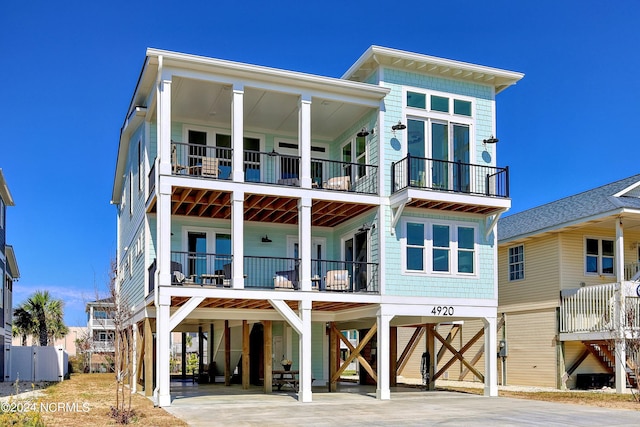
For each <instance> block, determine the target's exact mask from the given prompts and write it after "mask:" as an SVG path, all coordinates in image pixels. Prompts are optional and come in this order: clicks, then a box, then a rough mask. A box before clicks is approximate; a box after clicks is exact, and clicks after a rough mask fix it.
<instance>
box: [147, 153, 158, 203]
mask: <svg viewBox="0 0 640 427" xmlns="http://www.w3.org/2000/svg"><path fill="white" fill-rule="evenodd" d="M148 182H149V192H148V193H147V197H151V195H152V194H153V192H154V191H155V189H156V162H155V161H154V162H153V163H152V164H151V170H150V171H149V179H148Z"/></svg>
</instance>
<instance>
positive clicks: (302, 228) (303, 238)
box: [298, 197, 311, 291]
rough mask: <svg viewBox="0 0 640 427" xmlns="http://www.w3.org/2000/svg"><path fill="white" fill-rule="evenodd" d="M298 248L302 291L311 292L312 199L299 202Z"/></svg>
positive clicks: (299, 278) (302, 199)
mask: <svg viewBox="0 0 640 427" xmlns="http://www.w3.org/2000/svg"><path fill="white" fill-rule="evenodd" d="M298 248H299V251H300V269H299V277H298V280H299V281H300V289H301V290H303V291H310V290H311V199H310V198H309V197H303V198H301V199H300V201H299V202H298Z"/></svg>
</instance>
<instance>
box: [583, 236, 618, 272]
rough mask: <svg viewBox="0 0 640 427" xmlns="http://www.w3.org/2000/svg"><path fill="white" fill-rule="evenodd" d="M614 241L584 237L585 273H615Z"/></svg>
mask: <svg viewBox="0 0 640 427" xmlns="http://www.w3.org/2000/svg"><path fill="white" fill-rule="evenodd" d="M614 248H615V243H614V241H613V240H609V239H598V238H591V237H587V238H586V239H585V245H584V249H585V273H586V274H600V275H603V276H613V275H614V274H615V269H614V265H615V252H614Z"/></svg>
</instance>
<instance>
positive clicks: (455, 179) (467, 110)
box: [405, 89, 474, 192]
mask: <svg viewBox="0 0 640 427" xmlns="http://www.w3.org/2000/svg"><path fill="white" fill-rule="evenodd" d="M405 95H406V98H405V99H406V102H405V112H406V115H407V154H408V155H410V156H411V157H412V159H411V165H410V171H411V172H410V174H411V176H410V183H409V184H410V185H411V186H415V187H422V188H425V187H426V188H437V189H442V190H448V191H460V192H469V191H471V170H470V166H469V165H470V163H471V162H472V160H473V159H472V157H471V156H472V154H473V152H472V149H471V145H472V144H471V135H473V129H472V128H473V124H474V119H473V110H474V101H473V99H472V98H464V97H460V96H452V95H450V94H444V93H439V92H436V93H432V92H427V91H420V90H417V89H416V90H415V91H406V93H405Z"/></svg>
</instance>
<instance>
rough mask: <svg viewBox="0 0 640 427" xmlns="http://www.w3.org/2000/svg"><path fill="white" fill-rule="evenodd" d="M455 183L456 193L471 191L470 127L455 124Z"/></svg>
mask: <svg viewBox="0 0 640 427" xmlns="http://www.w3.org/2000/svg"><path fill="white" fill-rule="evenodd" d="M453 161H454V162H456V164H455V167H454V169H453V182H454V183H455V188H454V190H455V191H462V192H465V193H468V192H469V191H471V179H470V175H471V173H470V165H469V161H470V159H469V126H467V125H460V124H453Z"/></svg>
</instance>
